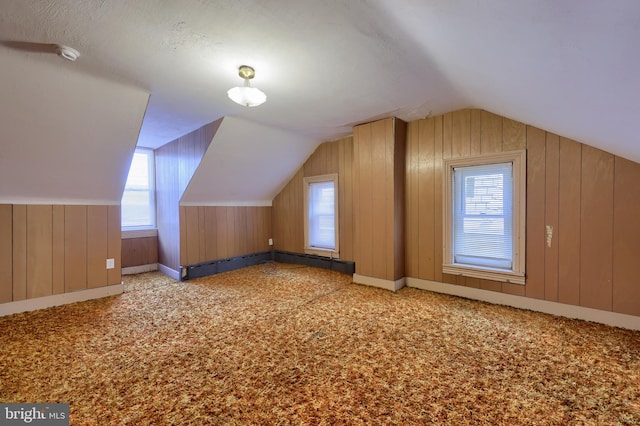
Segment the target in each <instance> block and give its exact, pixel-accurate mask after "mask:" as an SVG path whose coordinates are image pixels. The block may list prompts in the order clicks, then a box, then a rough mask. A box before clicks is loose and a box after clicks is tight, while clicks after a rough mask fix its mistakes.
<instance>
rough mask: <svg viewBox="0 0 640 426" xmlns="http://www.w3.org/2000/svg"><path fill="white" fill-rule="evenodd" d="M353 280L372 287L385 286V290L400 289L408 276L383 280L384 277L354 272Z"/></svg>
mask: <svg viewBox="0 0 640 426" xmlns="http://www.w3.org/2000/svg"><path fill="white" fill-rule="evenodd" d="M353 282H354V283H356V284H364V285H368V286H371V287H378V288H384V289H385V290H391V291H398V290H400V289H401V288H402V287H404V286H405V285H406V278H404V277H403V278H400V279H399V280H395V281H391V280H383V279H382V278H374V277H368V276H366V275H358V274H353Z"/></svg>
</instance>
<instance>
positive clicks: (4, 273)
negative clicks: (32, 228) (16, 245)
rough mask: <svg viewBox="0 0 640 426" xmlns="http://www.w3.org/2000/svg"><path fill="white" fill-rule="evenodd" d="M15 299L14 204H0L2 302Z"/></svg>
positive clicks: (0, 283)
mask: <svg viewBox="0 0 640 426" xmlns="http://www.w3.org/2000/svg"><path fill="white" fill-rule="evenodd" d="M12 299H13V206H12V205H11V204H0V303H6V302H10V301H11V300H12Z"/></svg>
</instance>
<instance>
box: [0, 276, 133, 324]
mask: <svg viewBox="0 0 640 426" xmlns="http://www.w3.org/2000/svg"><path fill="white" fill-rule="evenodd" d="M123 291H124V286H123V285H122V283H121V284H115V285H110V286H105V287H98V288H91V289H87V290H80V291H73V292H70V293H62V294H54V295H53V296H45V297H36V298H35V299H27V300H19V301H17V302H8V303H2V304H0V316H5V315H13V314H18V313H20V312H28V311H35V310H38V309H45V308H50V307H52V306H59V305H67V304H69V303H76V302H84V301H86V300H91V299H99V298H101V297H107V296H113V295H116V294H121V293H122V292H123Z"/></svg>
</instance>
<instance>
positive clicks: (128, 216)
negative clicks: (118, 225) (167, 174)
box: [121, 148, 156, 229]
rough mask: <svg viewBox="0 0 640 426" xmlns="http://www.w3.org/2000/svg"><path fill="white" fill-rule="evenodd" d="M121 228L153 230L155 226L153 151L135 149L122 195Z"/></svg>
mask: <svg viewBox="0 0 640 426" xmlns="http://www.w3.org/2000/svg"><path fill="white" fill-rule="evenodd" d="M121 206H122V227H123V228H128V229H146V228H154V227H155V225H156V207H155V172H154V157H153V150H151V149H146V148H137V149H136V152H135V153H134V154H133V160H132V161H131V168H130V169H129V175H128V177H127V183H126V185H125V189H124V194H123V195H122V204H121Z"/></svg>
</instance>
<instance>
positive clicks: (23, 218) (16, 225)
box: [13, 204, 27, 301]
mask: <svg viewBox="0 0 640 426" xmlns="http://www.w3.org/2000/svg"><path fill="white" fill-rule="evenodd" d="M26 298H27V206H25V205H22V204H20V205H19V204H15V205H14V206H13V301H17V300H25V299H26Z"/></svg>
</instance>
